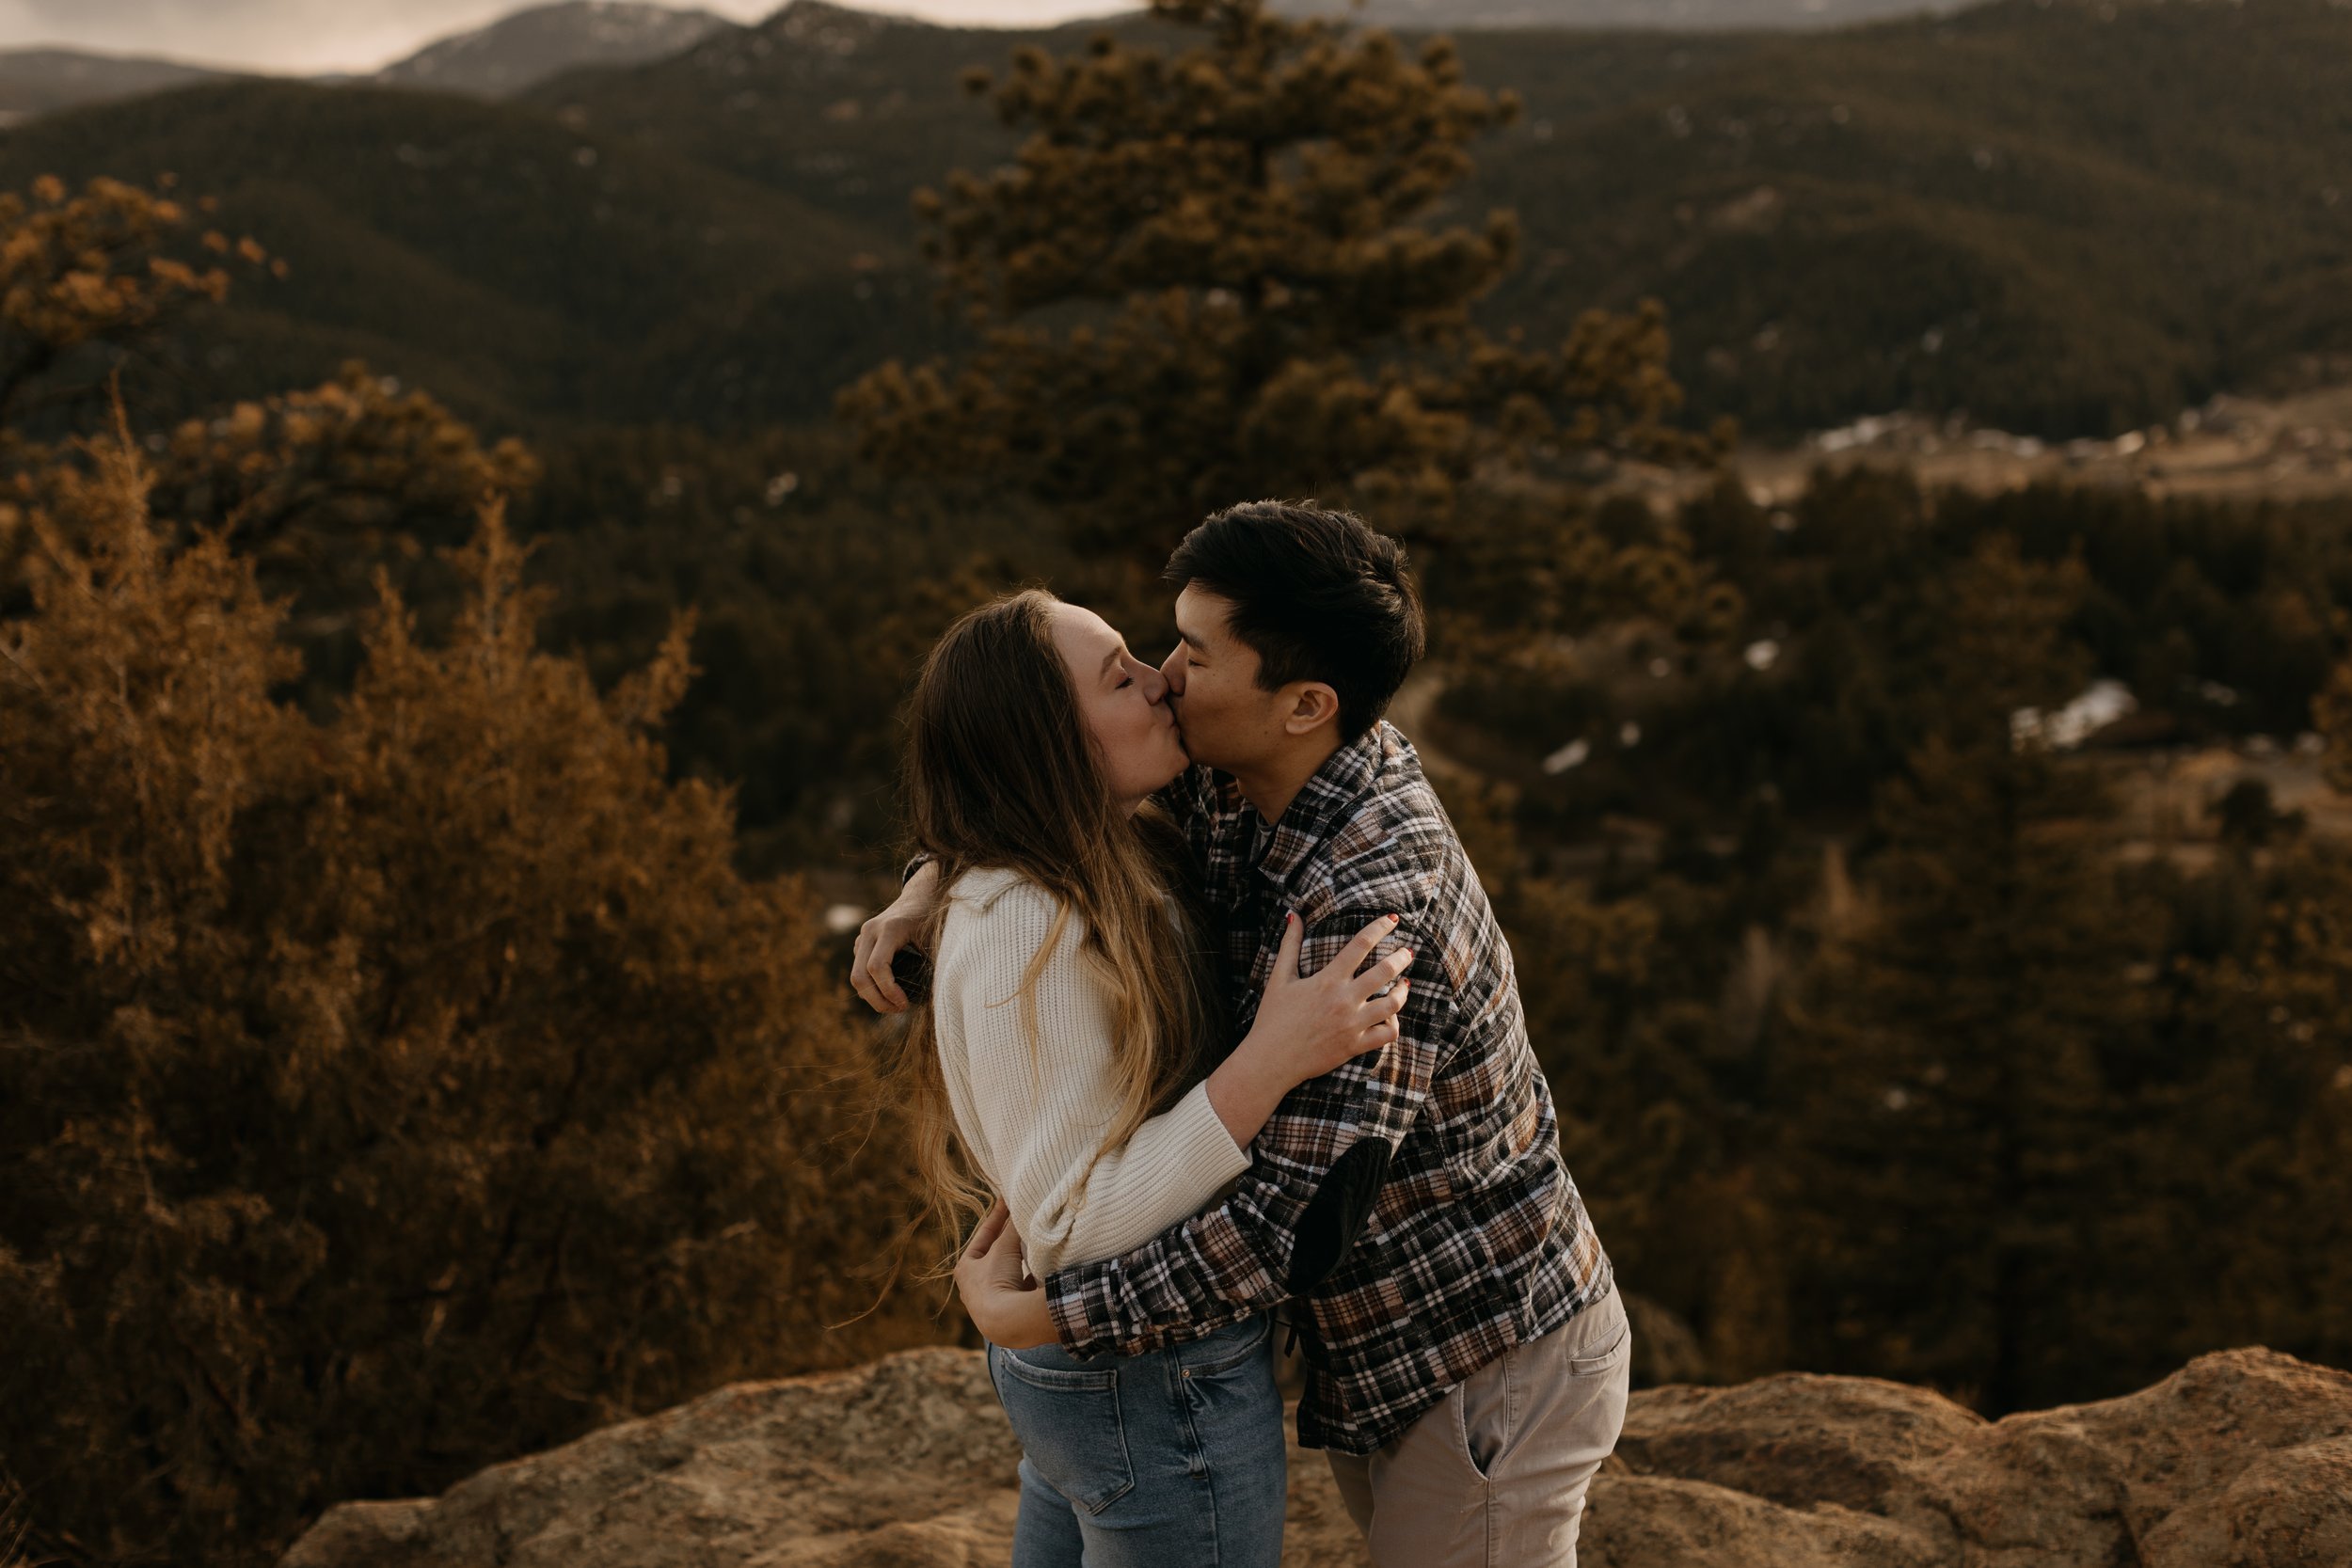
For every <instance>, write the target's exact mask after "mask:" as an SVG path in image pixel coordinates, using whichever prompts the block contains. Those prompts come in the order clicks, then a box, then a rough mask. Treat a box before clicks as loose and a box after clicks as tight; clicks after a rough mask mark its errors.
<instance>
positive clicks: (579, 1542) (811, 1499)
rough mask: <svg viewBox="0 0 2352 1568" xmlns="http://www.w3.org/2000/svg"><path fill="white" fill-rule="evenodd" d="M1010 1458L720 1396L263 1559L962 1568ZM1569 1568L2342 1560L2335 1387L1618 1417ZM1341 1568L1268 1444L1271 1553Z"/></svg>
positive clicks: (914, 1394) (1829, 1390)
mask: <svg viewBox="0 0 2352 1568" xmlns="http://www.w3.org/2000/svg"><path fill="white" fill-rule="evenodd" d="M1018 1457H1019V1452H1018V1449H1017V1448H1016V1447H1015V1445H1014V1443H1013V1440H1012V1435H1011V1433H1009V1431H1008V1430H1007V1429H1006V1426H1005V1422H1004V1418H1003V1416H1002V1415H1001V1414H1000V1413H999V1412H998V1410H997V1408H996V1401H995V1398H994V1395H993V1393H992V1392H991V1390H990V1388H989V1383H988V1374H987V1370H986V1369H985V1367H984V1366H983V1365H982V1363H981V1360H980V1358H979V1356H978V1355H977V1354H974V1353H971V1352H967V1351H957V1350H927V1351H912V1352H909V1353H907V1354H902V1355H896V1356H892V1357H890V1358H888V1359H886V1360H883V1361H879V1362H876V1363H875V1364H873V1365H872V1366H868V1367H862V1368H858V1369H855V1370H850V1371H845V1372H834V1373H827V1374H824V1375H821V1376H817V1377H806V1378H792V1379H787V1380H786V1381H783V1382H778V1383H765V1384H743V1385H739V1386H735V1387H731V1388H723V1389H721V1390H719V1391H718V1392H716V1393H713V1394H710V1395H707V1396H706V1397H705V1398H703V1399H699V1400H696V1401H694V1402H691V1403H689V1404H684V1405H680V1406H678V1407H677V1408H676V1409H675V1410H669V1411H664V1412H663V1413H661V1414H660V1415H658V1416H653V1417H649V1418H645V1419H644V1420H638V1421H628V1422H624V1423H622V1424H620V1425H618V1426H613V1427H609V1428H607V1429H605V1430H604V1431H602V1432H597V1433H591V1434H590V1435H589V1436H587V1437H583V1438H581V1439H580V1441H579V1442H577V1443H573V1444H570V1445H568V1446H566V1447H564V1448H561V1449H553V1450H551V1451H549V1452H547V1453H543V1454H534V1455H532V1456H531V1457H529V1458H526V1459H519V1460H516V1461H514V1462H513V1463H511V1464H506V1465H496V1466H493V1467H492V1468H490V1469H487V1470H485V1471H483V1472H482V1473H481V1474H480V1475H477V1476H475V1477H473V1478H472V1479H471V1480H469V1481H464V1482H462V1483H461V1484H459V1485H457V1486H455V1487H453V1488H452V1489H451V1490H450V1491H449V1492H448V1493H446V1494H444V1495H443V1496H441V1497H437V1498H432V1499H425V1500H417V1501H405V1502H364V1503H346V1504H344V1505H342V1507H339V1508H336V1509H333V1510H330V1511H329V1512H328V1513H326V1516H325V1517H324V1518H322V1519H321V1520H320V1521H319V1522H318V1524H317V1525H316V1526H315V1527H314V1528H312V1529H311V1530H310V1533H309V1534H307V1535H305V1536H304V1537H303V1538H302V1539H301V1540H300V1541H299V1542H297V1543H295V1544H294V1549H293V1550H292V1551H291V1552H289V1553H288V1554H287V1555H286V1558H285V1560H284V1562H283V1564H282V1565H281V1568H491V1565H494V1564H495V1565H501V1568H557V1565H559V1564H560V1565H563V1568H604V1565H612V1568H620V1565H628V1568H654V1565H659V1568H951V1565H952V1568H965V1565H977V1564H987V1563H1000V1562H1003V1561H1005V1560H1006V1559H1007V1557H1008V1555H1009V1548H1010V1544H1011V1538H1012V1518H1013V1491H1012V1471H1013V1465H1014V1464H1015V1462H1016V1460H1017V1459H1018ZM1582 1560H1583V1561H1584V1563H1585V1564H1586V1568H2027V1565H2029V1564H2030V1565H2031V1568H2111V1565H2117V1564H2131V1565H2136V1568H2345V1565H2347V1564H2352V1375H2347V1374H2345V1373H2343V1372H2339V1371H2333V1370H2328V1369H2326V1368H2322V1367H2313V1366H2309V1365H2306V1364H2305V1363H2302V1362H2299V1361H2296V1360H2295V1359H2293V1358H2292V1357H2289V1356H2284V1355H2279V1354H2273V1353H2271V1352H2268V1351H2262V1350H2241V1351H2230V1352H2225V1353H2223V1354H2217V1355H2208V1356H2204V1357H2201V1359H2199V1360H2197V1361H2194V1362H2191V1363H2190V1364H2189V1365H2188V1366H2187V1367H2186V1368H2185V1369H2184V1370H2181V1371H2179V1372H2177V1373H2175V1374H2174V1375H2172V1376H2171V1377H2169V1378H2167V1379H2166V1380H2165V1381H2164V1382H2162V1383H2159V1384H2157V1385H2156V1386H2154V1387H2153V1388H2148V1389H2144V1390H2142V1391H2141V1392H2139V1393H2137V1394H2132V1395H2129V1396H2126V1397H2125V1398H2122V1399H2117V1400H2109V1401H2106V1402H2102V1403H2098V1404H2087V1405H2073V1406H2068V1407H2065V1408H2062V1409H2058V1410H2048V1411H2036V1412H2033V1413H2031V1414H2027V1415H2020V1416H2012V1417H2010V1418H2008V1419H2006V1420H2002V1421H1997V1422H1988V1421H1985V1420H1983V1419H1982V1418H1979V1417H1977V1416H1975V1415H1973V1414H1971V1413H1970V1412H1968V1411H1966V1410H1963V1409H1962V1408H1961V1407H1960V1406H1958V1405H1956V1404H1953V1403H1951V1402H1949V1401H1947V1400H1945V1399H1942V1398H1940V1397H1938V1396H1936V1395H1934V1394H1930V1393H1926V1392H1923V1391H1921V1390H1919V1389H1915V1388H1908V1387H1904V1386H1901V1385H1899V1384H1892V1383H1881V1382H1877V1381H1874V1380H1871V1379H1867V1378H1836V1377H1814V1376H1807V1375H1804V1374H1788V1375H1784V1376H1780V1377H1770V1378H1763V1379H1759V1380H1758V1381H1756V1382H1755V1383H1750V1384H1743V1385H1741V1386H1737V1387H1731V1388H1693V1387H1669V1388H1658V1389H1651V1390H1647V1391H1645V1392H1643V1393H1641V1394H1637V1395H1636V1396H1635V1397H1634V1401H1633V1408H1632V1412H1631V1414H1630V1415H1629V1418H1628V1419H1627V1423H1626V1432H1625V1437H1624V1440H1623V1441H1622V1442H1621V1443H1620V1444H1619V1446H1618V1452H1617V1457H1616V1458H1614V1459H1613V1460H1612V1461H1611V1462H1610V1465H1609V1468H1608V1470H1607V1471H1606V1472H1605V1473H1604V1474H1603V1475H1602V1476H1601V1477H1600V1478H1599V1480H1598V1481H1597V1482H1596V1483H1595V1485H1594V1490H1593V1497H1592V1504H1591V1511H1590V1513H1589V1515H1588V1517H1587V1522H1586V1526H1585V1531H1584V1550H1583V1553H1582ZM1285 1561H1286V1562H1287V1563H1289V1564H1294V1565H1297V1568H1357V1565H1359V1564H1361V1563H1362V1562H1363V1561H1364V1558H1363V1554H1362V1550H1361V1547H1360V1546H1359V1544H1358V1542H1357V1538H1356V1533H1355V1530H1354V1528H1352V1527H1351V1526H1350V1525H1349V1523H1348V1521H1347V1516H1346V1514H1345V1513H1343V1511H1342V1509H1341V1508H1340V1506H1339V1499H1338V1497H1337V1496H1336V1495H1335V1494H1334V1492H1333V1491H1332V1488H1331V1483H1330V1480H1329V1477H1328V1475H1327V1472H1326V1471H1325V1469H1324V1466H1323V1464H1322V1461H1321V1459H1320V1457H1319V1456H1317V1455H1314V1454H1299V1453H1296V1452H1294V1453H1293V1455H1292V1466H1291V1524H1290V1535H1289V1550H1288V1552H1287V1554H1286V1557H1285Z"/></svg>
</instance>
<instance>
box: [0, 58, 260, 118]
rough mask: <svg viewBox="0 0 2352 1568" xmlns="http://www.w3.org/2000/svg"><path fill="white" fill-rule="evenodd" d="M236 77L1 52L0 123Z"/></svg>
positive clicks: (175, 65)
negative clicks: (170, 88)
mask: <svg viewBox="0 0 2352 1568" xmlns="http://www.w3.org/2000/svg"><path fill="white" fill-rule="evenodd" d="M230 74H231V73H230V72H228V71H215V70H212V69H210V68H208V67H205V66H195V65H182V64H180V63H179V62H178V61H175V60H158V59H151V58H147V57H144V56H139V55H102V54H98V53H95V52H93V51H90V50H86V49H8V50H0V124H7V123H8V122H10V121H13V120H18V119H24V118H25V117H26V116H29V115H40V114H48V113H50V112H51V111H53V110H56V109H70V108H72V107H74V106H75V105H76V104H81V103H104V102H105V101H106V100H108V99H114V98H129V97H132V96H134V95H135V94H138V93H142V92H160V91H162V90H163V89H164V88H166V87H188V86H190V85H191V84H194V83H197V82H209V81H217V80H219V79H221V78H222V77H224V76H227V75H230Z"/></svg>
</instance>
